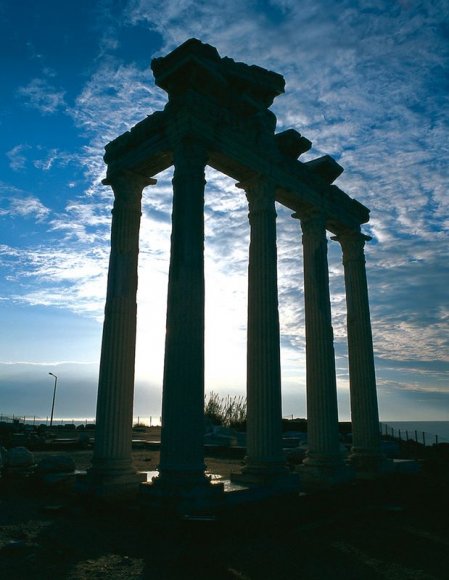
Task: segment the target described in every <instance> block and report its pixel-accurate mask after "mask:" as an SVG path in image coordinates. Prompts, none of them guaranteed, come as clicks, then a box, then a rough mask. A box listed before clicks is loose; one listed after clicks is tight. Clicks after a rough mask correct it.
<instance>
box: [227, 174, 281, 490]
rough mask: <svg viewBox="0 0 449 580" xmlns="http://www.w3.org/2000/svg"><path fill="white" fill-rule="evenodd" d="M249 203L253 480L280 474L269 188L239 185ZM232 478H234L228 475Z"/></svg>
mask: <svg viewBox="0 0 449 580" xmlns="http://www.w3.org/2000/svg"><path fill="white" fill-rule="evenodd" d="M240 187H242V188H243V189H245V191H246V195H247V198H248V203H249V222H250V228H251V229H250V248H249V267H248V327H247V328H248V331H247V332H248V352H247V413H248V416H247V457H246V462H247V465H246V467H245V468H244V470H243V472H242V475H244V478H243V479H246V478H249V479H250V480H251V481H253V482H257V480H258V479H260V480H262V481H263V482H264V483H266V480H267V478H269V477H276V476H278V475H279V474H284V473H285V471H286V468H285V459H284V457H283V454H282V403H281V366H280V337H279V312H278V290H277V247H276V210H275V205H274V200H275V187H274V184H273V183H272V182H271V181H269V180H260V179H257V180H253V181H251V182H249V183H245V184H241V185H240ZM234 479H235V480H236V481H237V480H238V478H237V477H236V476H234Z"/></svg>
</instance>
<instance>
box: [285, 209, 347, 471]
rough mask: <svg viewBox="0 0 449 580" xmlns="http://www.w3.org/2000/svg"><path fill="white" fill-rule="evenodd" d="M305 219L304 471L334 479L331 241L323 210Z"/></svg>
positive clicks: (336, 456) (336, 446)
mask: <svg viewBox="0 0 449 580" xmlns="http://www.w3.org/2000/svg"><path fill="white" fill-rule="evenodd" d="M293 217H300V220H301V229H302V244H303V252H304V302H305V325H306V382H307V384H306V389H307V440H308V447H309V449H308V453H307V457H306V459H305V460H304V464H303V465H304V469H307V468H313V470H314V472H315V473H316V475H317V477H318V478H319V477H323V478H327V477H328V476H331V477H332V472H333V471H335V470H336V469H337V468H340V467H341V466H342V458H341V454H340V450H339V447H340V444H339V434H338V408H337V387H336V376H335V354H334V343H333V329H332V321H331V305H330V293H329V272H328V263H327V239H326V227H325V220H324V217H323V216H322V215H321V214H320V213H318V212H309V213H307V214H304V215H301V216H297V215H296V214H294V216H293Z"/></svg>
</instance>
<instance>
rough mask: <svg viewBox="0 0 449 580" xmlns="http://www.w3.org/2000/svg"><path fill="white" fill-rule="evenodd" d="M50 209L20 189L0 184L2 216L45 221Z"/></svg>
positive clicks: (0, 213)
mask: <svg viewBox="0 0 449 580" xmlns="http://www.w3.org/2000/svg"><path fill="white" fill-rule="evenodd" d="M49 214H50V209H49V208H48V207H46V206H45V205H44V204H43V203H42V202H41V201H40V200H39V199H37V198H36V197H34V196H33V195H30V194H28V193H26V192H24V191H22V190H20V189H18V188H15V187H11V186H9V185H7V184H3V183H0V216H8V217H11V218H33V219H35V220H36V221H37V222H41V221H43V220H45V219H46V218H47V217H48V215H49Z"/></svg>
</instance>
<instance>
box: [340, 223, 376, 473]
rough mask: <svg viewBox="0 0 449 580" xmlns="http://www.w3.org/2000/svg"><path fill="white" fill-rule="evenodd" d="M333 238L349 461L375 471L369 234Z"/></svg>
mask: <svg viewBox="0 0 449 580" xmlns="http://www.w3.org/2000/svg"><path fill="white" fill-rule="evenodd" d="M333 239H335V240H337V241H338V242H340V244H341V247H342V250H343V266H344V272H345V287H346V305H347V330H348V353H349V381H350V394H351V418H352V441H353V444H352V451H351V456H350V461H351V463H352V464H353V465H354V467H355V468H356V469H357V470H358V471H377V470H378V469H379V468H380V467H381V464H382V462H383V456H382V453H381V451H380V433H379V412H378V408H377V393H376V376H375V369H374V355H373V340H372V333H371V320H370V312H369V300H368V284H367V280H366V269H365V253H364V246H365V242H366V241H367V240H370V239H371V238H369V237H368V236H365V235H363V234H361V233H357V232H355V233H350V234H341V235H339V236H337V237H335V238H333Z"/></svg>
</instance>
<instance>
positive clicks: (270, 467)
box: [231, 461, 299, 486]
mask: <svg viewBox="0 0 449 580" xmlns="http://www.w3.org/2000/svg"><path fill="white" fill-rule="evenodd" d="M231 481H232V482H233V483H237V484H240V485H259V486H284V485H286V486H290V485H295V483H298V485H299V480H298V477H297V476H295V474H292V473H291V472H290V471H289V470H288V468H287V467H286V465H285V462H283V461H282V462H276V463H274V462H273V463H263V462H260V463H256V462H254V463H249V464H248V465H247V466H246V467H244V468H243V469H242V471H241V472H240V473H231Z"/></svg>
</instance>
